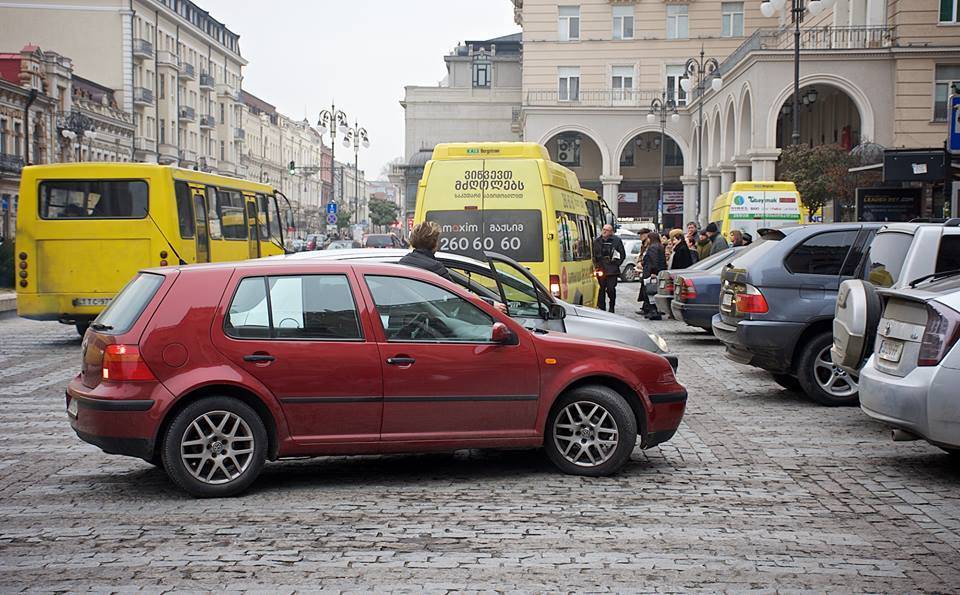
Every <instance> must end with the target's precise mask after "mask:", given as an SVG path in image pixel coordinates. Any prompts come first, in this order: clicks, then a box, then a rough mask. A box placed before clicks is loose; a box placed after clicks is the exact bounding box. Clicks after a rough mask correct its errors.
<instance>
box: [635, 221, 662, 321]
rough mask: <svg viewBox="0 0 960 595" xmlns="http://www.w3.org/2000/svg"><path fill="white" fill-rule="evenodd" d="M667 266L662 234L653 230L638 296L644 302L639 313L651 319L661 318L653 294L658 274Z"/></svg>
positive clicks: (648, 243)
mask: <svg viewBox="0 0 960 595" xmlns="http://www.w3.org/2000/svg"><path fill="white" fill-rule="evenodd" d="M666 268H667V257H666V252H664V249H663V243H662V242H661V241H660V234H658V233H657V232H655V231H652V232H650V234H649V235H647V249H646V250H645V251H644V253H643V273H642V275H641V279H640V295H638V296H637V300H638V301H639V302H640V303H641V304H642V305H641V307H640V310H639V312H637V313H638V314H643V315H644V316H646V317H647V318H648V319H650V320H660V313H659V312H658V311H657V306H656V304H654V303H653V299H652V295H653V294H656V291H657V290H656V286H657V274H658V273H659V272H660V271H664V270H666ZM648 288H649V289H648ZM651 292H652V293H651Z"/></svg>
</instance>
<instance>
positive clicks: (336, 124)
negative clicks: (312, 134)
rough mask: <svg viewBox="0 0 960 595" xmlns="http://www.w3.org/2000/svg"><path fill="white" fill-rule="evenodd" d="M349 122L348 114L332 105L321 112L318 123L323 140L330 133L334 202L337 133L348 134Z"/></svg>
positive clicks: (334, 194) (334, 197)
mask: <svg viewBox="0 0 960 595" xmlns="http://www.w3.org/2000/svg"><path fill="white" fill-rule="evenodd" d="M347 121H348V120H347V114H345V113H344V112H343V111H342V110H338V109H337V106H336V104H331V105H330V109H329V110H323V111H321V112H320V119H319V121H318V122H317V127H318V128H319V129H320V137H321V138H322V137H324V136H326V134H327V133H328V132H329V133H330V163H331V165H330V170H331V178H330V179H331V183H332V185H333V188H331V193H332V194H333V202H337V200H336V199H337V180H336V178H337V155H336V153H337V132H339V133H340V134H344V135H345V134H346V133H347V130H348V128H347Z"/></svg>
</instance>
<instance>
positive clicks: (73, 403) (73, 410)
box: [67, 399, 77, 417]
mask: <svg viewBox="0 0 960 595" xmlns="http://www.w3.org/2000/svg"><path fill="white" fill-rule="evenodd" d="M67 413H68V414H69V415H70V416H71V417H77V400H76V399H70V404H69V405H67Z"/></svg>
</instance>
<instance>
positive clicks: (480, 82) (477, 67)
mask: <svg viewBox="0 0 960 595" xmlns="http://www.w3.org/2000/svg"><path fill="white" fill-rule="evenodd" d="M490 68H491V64H490V60H489V59H487V58H486V57H480V58H477V59H475V60H474V61H473V87H474V88H475V89H489V88H490Z"/></svg>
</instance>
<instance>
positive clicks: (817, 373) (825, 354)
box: [797, 333, 860, 406]
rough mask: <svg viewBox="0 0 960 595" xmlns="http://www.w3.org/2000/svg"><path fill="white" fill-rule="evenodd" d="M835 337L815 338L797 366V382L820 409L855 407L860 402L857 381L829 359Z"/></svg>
mask: <svg viewBox="0 0 960 595" xmlns="http://www.w3.org/2000/svg"><path fill="white" fill-rule="evenodd" d="M832 346H833V334H832V333H822V334H820V335H817V336H815V337H814V338H813V339H811V340H810V341H809V342H807V344H806V345H805V346H804V347H803V351H801V354H800V361H799V363H798V364H797V380H799V381H800V386H801V387H803V391H804V392H805V393H807V395H808V396H809V397H810V398H811V399H813V400H814V401H816V402H818V403H820V404H821V405H830V406H838V405H856V404H857V403H859V402H860V394H859V390H860V389H859V386H858V384H857V378H856V377H855V376H853V375H852V374H849V373H848V372H845V371H844V370H843V369H842V368H840V367H839V366H836V365H834V363H833V361H832V360H831V359H830V348H831V347H832Z"/></svg>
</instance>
